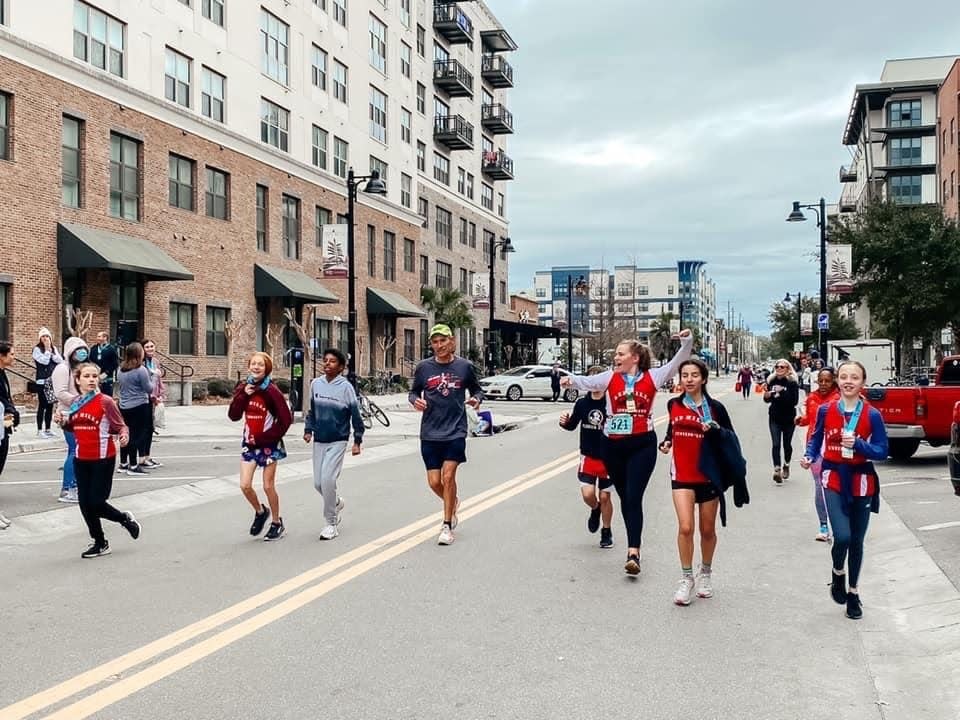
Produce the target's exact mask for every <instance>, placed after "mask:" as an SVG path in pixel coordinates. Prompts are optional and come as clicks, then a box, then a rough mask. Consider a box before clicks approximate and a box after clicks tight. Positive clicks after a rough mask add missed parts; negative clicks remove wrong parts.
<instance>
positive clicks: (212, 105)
mask: <svg viewBox="0 0 960 720" xmlns="http://www.w3.org/2000/svg"><path fill="white" fill-rule="evenodd" d="M226 87H227V79H226V78H225V77H224V76H223V75H221V74H220V73H218V72H216V71H214V70H211V69H210V68H208V67H202V68H200V112H201V113H203V116H204V117H208V118H210V119H211V120H216V121H217V122H221V123H222V122H223V119H224V105H225V102H226Z"/></svg>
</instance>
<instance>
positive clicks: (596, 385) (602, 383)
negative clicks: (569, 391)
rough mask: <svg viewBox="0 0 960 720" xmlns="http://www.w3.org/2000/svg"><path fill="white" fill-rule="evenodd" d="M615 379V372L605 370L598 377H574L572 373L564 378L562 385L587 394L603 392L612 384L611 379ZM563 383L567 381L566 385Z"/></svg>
mask: <svg viewBox="0 0 960 720" xmlns="http://www.w3.org/2000/svg"><path fill="white" fill-rule="evenodd" d="M612 377H613V370H604V371H603V372H602V373H598V374H597V375H574V374H573V373H571V374H570V375H567V376H566V377H564V378H562V380H561V384H566V385H567V386H568V387H572V388H576V389H577V390H583V391H585V392H603V391H604V390H606V389H607V385H609V384H610V378H612ZM563 381H566V382H565V383H564V382H563Z"/></svg>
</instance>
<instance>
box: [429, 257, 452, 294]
mask: <svg viewBox="0 0 960 720" xmlns="http://www.w3.org/2000/svg"><path fill="white" fill-rule="evenodd" d="M452 270H453V268H452V267H451V265H450V263H445V262H442V261H440V260H437V276H436V278H434V280H435V282H436V286H437V287H438V288H440V289H442V290H449V289H450V288H451V287H453V282H452V279H451V275H452Z"/></svg>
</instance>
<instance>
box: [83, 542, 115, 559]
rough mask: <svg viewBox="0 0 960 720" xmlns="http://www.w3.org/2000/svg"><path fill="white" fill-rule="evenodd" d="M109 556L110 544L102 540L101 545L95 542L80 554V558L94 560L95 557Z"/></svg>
mask: <svg viewBox="0 0 960 720" xmlns="http://www.w3.org/2000/svg"><path fill="white" fill-rule="evenodd" d="M109 554H110V543H108V542H107V541H106V540H104V541H103V542H102V543H98V542H95V543H94V544H93V545H91V546H90V547H88V548H87V549H86V550H84V551H83V552H82V553H80V557H82V558H96V557H102V556H104V555H109Z"/></svg>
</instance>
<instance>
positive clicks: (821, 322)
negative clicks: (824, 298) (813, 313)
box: [817, 313, 830, 330]
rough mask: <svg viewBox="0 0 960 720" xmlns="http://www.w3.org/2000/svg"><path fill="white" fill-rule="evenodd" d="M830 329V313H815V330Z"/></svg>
mask: <svg viewBox="0 0 960 720" xmlns="http://www.w3.org/2000/svg"><path fill="white" fill-rule="evenodd" d="M829 329H830V315H828V314H827V313H820V314H819V315H817V330H829Z"/></svg>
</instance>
